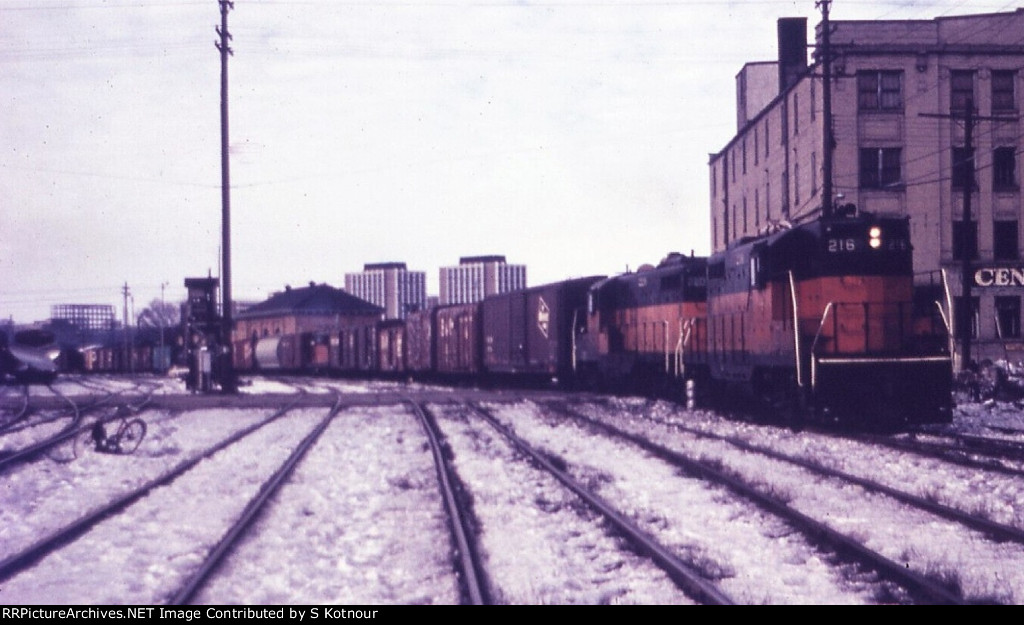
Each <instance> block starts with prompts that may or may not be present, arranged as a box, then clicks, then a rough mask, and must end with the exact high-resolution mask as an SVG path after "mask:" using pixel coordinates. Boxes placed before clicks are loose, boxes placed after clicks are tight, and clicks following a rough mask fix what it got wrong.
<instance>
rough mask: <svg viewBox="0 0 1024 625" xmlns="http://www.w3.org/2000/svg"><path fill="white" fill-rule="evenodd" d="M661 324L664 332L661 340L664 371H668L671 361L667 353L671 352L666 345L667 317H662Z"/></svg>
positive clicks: (670, 367)
mask: <svg viewBox="0 0 1024 625" xmlns="http://www.w3.org/2000/svg"><path fill="white" fill-rule="evenodd" d="M661 325H662V329H663V330H664V332H663V333H662V336H663V337H664V340H663V341H662V342H663V343H664V345H665V373H668V372H669V371H671V370H672V361H671V360H670V359H669V355H670V354H671V352H670V351H669V347H668V319H662V320H661Z"/></svg>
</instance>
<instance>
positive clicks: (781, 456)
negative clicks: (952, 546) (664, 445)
mask: <svg viewBox="0 0 1024 625" xmlns="http://www.w3.org/2000/svg"><path fill="white" fill-rule="evenodd" d="M558 409H559V410H562V411H563V412H564V413H565V414H568V415H570V416H572V417H574V418H577V419H581V420H585V421H586V422H588V423H594V424H597V425H600V427H604V428H611V427H612V426H608V425H606V424H603V423H600V422H597V421H593V420H592V419H590V417H587V416H585V415H584V414H582V413H580V412H577V411H573V410H572V409H571V408H568V407H566V406H561V407H559V408H558ZM652 421H654V422H656V423H660V424H661V425H669V426H670V427H672V428H674V429H676V430H678V431H680V432H686V433H688V434H691V435H693V436H695V437H699V438H705V439H712V440H718V441H722V442H725V443H728V444H730V445H732V446H733V447H735V448H737V449H740V450H743V451H747V452H751V453H755V454H760V455H762V456H764V457H766V458H772V459H774V460H781V461H783V462H787V463H789V464H792V465H794V466H798V467H800V468H803V469H806V470H808V471H810V472H812V473H814V474H815V475H818V476H821V477H826V478H835V479H838V480H842V481H844V482H848V483H850V484H854V485H856V486H858V487H860V488H863V489H865V490H869V491H872V492H876V493H881V494H884V495H886V496H888V497H891V498H893V499H895V500H896V501H898V502H900V503H902V504H907V505H909V506H914V507H916V508H919V509H921V510H924V511H926V512H930V513H932V514H935V515H937V516H940V517H943V518H945V519H949V520H952V521H956V522H957V523H961V524H962V525H964V526H966V527H969V528H971V529H974V530H978V531H980V532H984V533H985V534H988V535H989V536H991V537H992V538H994V539H996V540H1001V541H1002V540H1006V541H1013V542H1017V543H1020V544H1024V529H1021V528H1019V527H1015V526H1012V525H1006V524H1003V523H997V522H995V521H993V520H992V519H990V518H988V517H986V516H982V515H979V514H973V513H970V512H966V511H963V510H959V509H957V508H953V507H951V506H947V505H943V504H942V503H939V502H937V501H935V500H934V499H933V498H927V497H923V496H921V495H917V494H914V493H910V492H906V491H903V490H900V489H898V488H893V487H891V486H888V485H886V484H883V483H881V482H878V481H876V480H872V479H869V478H864V477H860V476H857V475H853V474H850V473H847V472H844V471H839V470H836V469H834V468H831V467H827V466H825V465H823V464H821V463H819V462H815V461H812V460H808V459H806V458H803V457H800V456H796V455H792V454H786V453H782V452H779V451H776V450H774V449H771V448H770V447H767V446H763V445H756V444H753V443H750V442H749V441H747V440H745V439H743V438H740V437H738V436H727V435H721V434H715V433H713V432H707V431H705V430H702V429H699V428H692V427H687V426H685V425H682V424H680V423H678V422H673V423H671V424H668V423H666V422H664V421H660V420H658V419H656V418H655V419H652ZM615 429H616V431H618V430H617V428H615ZM629 436H630V437H631V438H633V437H635V436H636V435H634V434H629ZM858 440H866V441H873V440H875V438H874V437H869V438H863V437H858ZM880 442H881V443H882V444H885V443H887V442H889V439H887V438H882V439H881V441H880ZM645 444H647V443H645ZM900 448H902V446H900ZM911 449H914V448H911Z"/></svg>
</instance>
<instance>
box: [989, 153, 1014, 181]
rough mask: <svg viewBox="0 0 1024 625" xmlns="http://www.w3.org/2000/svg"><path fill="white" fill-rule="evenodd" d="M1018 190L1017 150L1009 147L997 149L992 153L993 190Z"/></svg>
mask: <svg viewBox="0 0 1024 625" xmlns="http://www.w3.org/2000/svg"><path fill="white" fill-rule="evenodd" d="M1016 189H1017V150H1015V149H1014V148H1009V147H1002V148H996V149H995V151H994V152H993V153H992V190H993V191H1014V190H1016Z"/></svg>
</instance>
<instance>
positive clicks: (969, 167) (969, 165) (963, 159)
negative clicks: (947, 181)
mask: <svg viewBox="0 0 1024 625" xmlns="http://www.w3.org/2000/svg"><path fill="white" fill-rule="evenodd" d="M975 186H977V185H976V182H975V180H974V152H971V151H968V150H967V148H953V188H954V189H963V188H966V187H970V188H972V189H973V188H974V187H975Z"/></svg>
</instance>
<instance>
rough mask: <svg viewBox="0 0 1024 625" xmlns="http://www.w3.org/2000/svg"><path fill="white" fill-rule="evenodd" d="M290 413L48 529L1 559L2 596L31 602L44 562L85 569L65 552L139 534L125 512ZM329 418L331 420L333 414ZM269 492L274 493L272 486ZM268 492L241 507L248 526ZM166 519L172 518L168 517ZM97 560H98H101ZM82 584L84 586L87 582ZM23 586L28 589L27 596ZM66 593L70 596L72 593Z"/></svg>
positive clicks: (91, 549)
mask: <svg viewBox="0 0 1024 625" xmlns="http://www.w3.org/2000/svg"><path fill="white" fill-rule="evenodd" d="M293 407H294V405H290V406H285V407H283V408H281V409H280V410H278V411H276V412H274V413H273V414H271V415H270V416H268V417H265V418H263V419H261V420H259V421H257V422H255V423H252V424H251V425H249V426H247V427H244V428H242V429H240V430H238V431H236V432H235V433H234V434H232V435H231V436H228V437H226V438H224V439H222V440H220V441H218V442H217V443H216V444H214V445H212V446H209V447H207V448H205V449H203V450H202V451H200V452H199V453H196V454H194V455H190V456H189V457H186V458H184V459H182V460H180V461H179V462H177V463H175V464H173V465H172V466H170V468H168V469H167V470H165V471H163V472H161V473H160V474H159V475H157V476H155V477H153V478H152V479H148V480H146V481H145V482H144V483H142V484H140V485H138V486H136V487H134V488H131V489H129V490H127V491H124V492H120V493H119V494H117V495H116V496H114V497H112V498H110V499H109V500H107V501H104V502H102V503H94V504H92V506H93V507H92V508H91V509H90V510H89V511H88V512H86V513H84V514H81V515H80V516H78V517H77V518H75V519H74V520H73V521H72V522H70V523H67V524H65V525H63V526H61V527H59V528H55V529H53V530H52V531H50V532H48V533H47V534H46V535H45V536H42V537H41V538H39V539H38V540H36V541H35V542H33V543H31V544H28V545H24V546H22V547H21V548H18V549H17V551H16V552H13V553H8V554H6V555H5V557H4V558H3V560H2V561H0V581H3V582H4V591H5V596H7V597H8V598H10V597H17V596H19V593H24V594H22V595H21V596H27V597H32V590H31V586H32V584H33V583H35V582H34V581H33V579H34V578H36V577H37V576H43V577H45V576H46V575H47V573H46V572H45V571H46V569H47V566H46V565H47V563H48V562H50V563H52V564H50V565H49V566H50V567H51V568H52V567H54V566H56V567H61V566H62V565H61V562H62V561H64V562H65V564H67V562H68V561H70V562H72V563H73V567H77V568H79V569H88V568H89V565H90V562H89V560H90V558H88V557H83V556H82V555H81V553H78V554H72V555H65V551H66V550H68V549H72V548H73V547H77V546H78V545H80V544H81V545H84V546H81V547H78V551H79V552H85V553H91V554H100V553H103V551H104V550H105V549H107V547H105V546H104V544H103V542H104V541H115V542H116V541H117V540H118V539H119V538H118V537H119V536H123V535H124V534H125V533H126V531H127V532H131V531H132V530H137V529H138V527H137V522H136V521H125V520H123V519H125V517H127V516H128V515H127V514H126V511H127V510H128V509H129V508H130V507H131V506H132V505H133V504H136V503H139V502H140V501H144V500H148V499H149V498H154V496H155V494H156V493H157V492H158V491H160V490H161V489H173V488H174V485H175V484H178V483H181V482H182V481H184V480H185V479H187V476H188V475H189V474H190V472H193V471H195V470H197V467H199V466H200V465H201V464H202V463H204V462H209V461H211V460H212V459H213V458H215V457H216V456H217V454H219V453H221V452H223V451H224V450H227V449H229V448H231V446H233V445H235V444H236V443H238V442H239V441H241V440H243V439H244V438H246V437H250V436H254V435H257V434H258V433H259V432H261V431H265V428H267V427H268V426H270V425H272V424H275V423H279V422H280V420H281V417H283V416H284V415H286V414H287V413H288V412H289V411H290V410H291V409H292V408H293ZM330 416H333V412H332V413H331V415H330ZM289 461H290V462H292V463H294V462H295V460H289ZM283 475H286V470H279V471H278V472H276V473H275V474H274V476H273V477H272V478H271V480H276V482H275V483H276V484H279V483H280V481H281V480H282V479H283ZM274 488H276V486H275V487H274ZM268 489H270V487H269V486H267V485H266V484H264V485H262V487H261V488H260V489H258V490H257V493H256V497H257V498H262V500H263V501H261V503H259V504H254V503H250V504H249V505H248V506H247V507H246V515H249V519H248V520H249V521H251V516H252V515H254V514H255V513H257V512H258V509H259V507H260V506H261V505H262V504H263V503H264V502H265V500H266V499H267V498H268V497H269V496H270V494H271V493H268V492H266V491H267V490H268ZM147 496H148V497H147ZM171 513H172V514H173V512H171ZM243 516H244V515H243ZM108 521H113V523H104V522H108ZM119 521H120V522H119ZM103 525H112V526H115V527H114V529H112V530H107V531H105V532H97V529H98V528H99V527H101V526H103ZM117 525H120V526H121V527H120V528H118V527H116V526H117ZM230 531H234V532H235V537H237V533H238V530H237V529H232V530H230ZM93 533H98V534H100V536H99V537H98V538H96V539H95V540H85V541H84V542H83V541H81V540H80V539H84V538H87V537H88V536H90V535H91V534H93ZM152 538H153V540H155V541H158V542H159V541H160V540H161V537H159V536H154V537H152ZM164 538H166V537H164ZM140 540H141V539H140ZM231 540H234V539H231ZM230 542H231V541H230V540H229V541H223V540H222V541H221V543H218V545H217V548H218V549H217V551H218V553H217V554H216V556H211V557H215V558H219V557H220V556H221V555H223V551H224V545H229V544H230ZM137 547H140V548H143V549H145V548H148V547H152V545H143V544H140V545H137ZM212 553H213V552H212V551H211V554H212ZM97 557H100V558H102V556H97ZM213 566H214V564H204V565H202V566H201V567H196V570H197V571H198V570H200V569H202V570H203V573H202V576H203V579H205V576H206V575H208V574H209V571H210V570H212V568H213ZM30 567H31V569H30ZM37 569H38V571H37ZM83 574H84V573H83ZM68 581H69V582H70V583H75V581H76V580H73V579H70V580H68ZM85 581H86V582H87V581H88V580H85ZM94 581H95V582H96V583H97V584H98V585H100V586H101V585H102V583H103V579H102V575H101V576H99V577H98V578H95V579H94ZM201 581H202V580H201V579H200V580H199V581H198V582H197V581H196V579H195V578H188V579H186V580H185V581H184V582H183V583H182V584H181V585H180V587H179V588H178V589H177V591H176V592H171V591H167V595H166V597H161V598H160V599H161V600H166V599H167V597H172V596H173V597H175V598H177V599H179V600H182V599H187V597H188V593H190V592H194V590H195V588H197V587H198V585H199V582H201ZM78 583H82V582H81V580H78ZM25 585H27V586H28V587H29V588H28V589H27V590H26V588H25ZM48 586H49V587H50V591H49V592H59V591H57V590H56V589H55V588H54V587H53V584H52V582H48ZM69 592H71V593H73V592H75V591H69ZM86 592H87V591H86ZM53 596H59V594H58V595H51V597H53ZM70 597H71V595H68V596H67V601H68V602H71V603H74V602H76V601H74V600H72V599H71V598H70ZM86 598H89V597H88V595H85V596H84V597H83V599H86ZM144 602H149V603H151V602H153V601H152V600H150V601H144Z"/></svg>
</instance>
